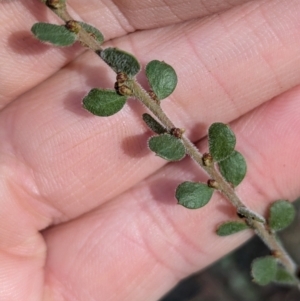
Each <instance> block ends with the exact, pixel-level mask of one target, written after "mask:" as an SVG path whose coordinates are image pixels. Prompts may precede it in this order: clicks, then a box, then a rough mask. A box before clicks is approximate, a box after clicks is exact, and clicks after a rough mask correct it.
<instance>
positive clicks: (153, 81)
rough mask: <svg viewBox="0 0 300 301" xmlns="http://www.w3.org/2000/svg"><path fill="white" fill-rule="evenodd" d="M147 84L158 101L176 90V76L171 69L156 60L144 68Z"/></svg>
mask: <svg viewBox="0 0 300 301" xmlns="http://www.w3.org/2000/svg"><path fill="white" fill-rule="evenodd" d="M146 76H147V78H148V81H149V84H150V87H151V89H152V90H153V92H154V93H155V95H156V96H157V98H158V99H159V100H161V99H164V98H166V97H168V96H169V95H170V94H171V93H172V92H173V91H174V89H175V88H176V85H177V75H176V72H175V70H174V69H173V67H171V66H170V65H168V64H166V63H165V62H160V61H157V60H154V61H151V62H150V63H149V64H148V65H147V66H146Z"/></svg>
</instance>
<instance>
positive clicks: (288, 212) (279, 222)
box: [268, 200, 296, 231]
mask: <svg viewBox="0 0 300 301" xmlns="http://www.w3.org/2000/svg"><path fill="white" fill-rule="evenodd" d="M295 215H296V211H295V208H294V206H293V205H292V204H291V203H290V202H288V201H286V200H278V201H276V202H274V203H273V204H272V205H271V207H270V211H269V218H268V223H269V226H270V227H271V229H272V230H274V231H280V230H283V229H284V228H286V227H288V226H289V225H290V224H291V223H292V221H293V220H294V218H295Z"/></svg>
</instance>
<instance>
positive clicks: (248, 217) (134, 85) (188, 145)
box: [42, 0, 300, 286]
mask: <svg viewBox="0 0 300 301" xmlns="http://www.w3.org/2000/svg"><path fill="white" fill-rule="evenodd" d="M42 2H44V3H45V2H46V5H47V1H45V0H42ZM47 6H48V7H49V8H50V9H51V10H52V11H53V12H54V13H55V14H56V15H57V16H59V17H60V18H61V19H62V20H63V21H64V22H68V21H72V18H71V17H70V15H69V13H68V12H67V9H66V7H65V6H63V7H60V8H58V9H56V8H53V7H51V6H49V5H47ZM78 41H80V42H81V43H82V44H83V45H84V46H86V47H88V48H90V49H91V50H92V51H94V52H98V54H99V51H102V48H101V47H100V43H98V42H97V41H96V40H95V39H94V38H93V37H91V36H90V34H89V33H88V32H86V31H85V30H84V29H83V28H80V30H79V33H78ZM98 57H100V56H99V55H98ZM126 85H127V86H128V88H129V89H131V91H132V96H133V97H134V98H136V99H138V100H140V101H141V102H142V103H143V104H144V105H145V106H146V107H147V108H148V109H149V110H150V111H151V112H152V113H153V114H154V115H155V116H156V118H157V119H158V120H159V121H160V122H161V123H162V125H163V126H164V127H165V128H166V129H167V131H170V130H171V129H173V128H176V126H175V125H174V124H173V122H172V121H171V120H170V119H169V118H168V116H167V115H166V114H165V113H164V111H163V110H162V108H161V107H160V104H159V102H157V101H155V100H154V99H153V98H151V97H150V95H149V94H148V93H147V92H146V91H145V90H144V89H143V88H142V87H141V85H140V84H139V83H138V82H136V81H135V80H134V79H128V80H127V81H126ZM181 139H182V142H183V144H184V146H185V149H186V153H187V154H188V155H189V156H190V157H191V158H192V159H193V160H194V161H195V162H196V163H197V164H198V165H199V166H201V168H202V169H203V170H204V171H205V172H206V173H207V174H208V175H209V177H210V178H211V179H212V180H214V181H215V182H216V187H214V188H216V189H217V190H218V191H219V192H220V193H221V194H222V195H223V196H225V197H226V198H227V199H228V200H229V201H230V203H231V204H232V205H233V206H234V207H235V208H236V210H237V213H238V215H239V216H240V217H242V218H244V219H245V221H246V223H247V225H248V226H249V227H250V228H252V229H253V230H254V232H255V233H256V234H257V235H258V236H259V237H260V238H261V239H262V241H263V242H264V243H265V244H266V245H267V246H268V248H269V249H270V250H271V251H272V254H275V257H276V258H277V260H278V261H279V262H280V263H281V264H282V265H283V266H284V267H285V268H286V270H287V271H288V272H289V273H290V274H292V275H293V276H294V277H295V281H296V282H297V285H298V286H300V280H299V279H298V278H297V277H296V269H297V265H296V264H295V263H294V262H293V260H292V259H291V258H290V256H289V254H288V253H287V252H286V251H285V250H284V248H283V247H282V245H281V244H280V242H279V241H278V239H277V236H276V234H275V233H273V232H272V231H270V230H269V228H268V226H267V224H266V221H265V218H264V217H262V216H261V215H259V214H258V213H256V212H253V211H252V210H251V209H249V208H247V207H246V206H245V205H244V203H243V202H242V200H241V199H240V198H239V197H238V195H237V194H236V192H235V189H234V187H233V186H232V185H231V184H230V183H228V182H227V181H226V180H225V179H224V178H223V176H222V175H221V174H220V173H219V171H218V170H217V169H216V166H215V164H214V162H213V161H212V162H211V164H206V163H205V161H204V160H203V159H204V157H203V154H201V153H200V151H199V150H198V149H197V148H196V147H195V145H194V144H193V143H192V142H191V141H190V140H189V139H188V138H187V137H185V136H182V137H181Z"/></svg>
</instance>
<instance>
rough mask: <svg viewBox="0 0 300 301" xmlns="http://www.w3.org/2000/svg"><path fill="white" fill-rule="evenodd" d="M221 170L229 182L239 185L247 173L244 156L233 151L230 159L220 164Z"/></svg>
mask: <svg viewBox="0 0 300 301" xmlns="http://www.w3.org/2000/svg"><path fill="white" fill-rule="evenodd" d="M218 165H219V170H220V172H221V174H222V176H223V177H224V178H225V180H226V181H227V182H230V183H232V184H233V185H234V186H237V185H239V184H240V183H241V182H242V180H243V179H244V177H245V175H246V172H247V164H246V161H245V159H244V157H243V155H242V154H241V153H239V152H237V151H235V150H234V151H233V152H232V153H231V155H230V156H229V157H227V158H226V159H224V160H222V161H220V162H219V163H218Z"/></svg>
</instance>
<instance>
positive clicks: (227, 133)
mask: <svg viewBox="0 0 300 301" xmlns="http://www.w3.org/2000/svg"><path fill="white" fill-rule="evenodd" d="M208 143H209V152H210V154H211V155H212V157H213V159H214V160H215V161H217V162H219V161H222V160H224V159H226V158H227V157H228V156H229V155H230V154H231V153H232V152H233V150H234V147H235V143H236V138H235V135H234V133H233V131H232V130H231V129H230V128H229V126H228V125H226V124H224V123H220V122H216V123H213V124H212V125H211V126H210V128H209V130H208Z"/></svg>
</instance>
